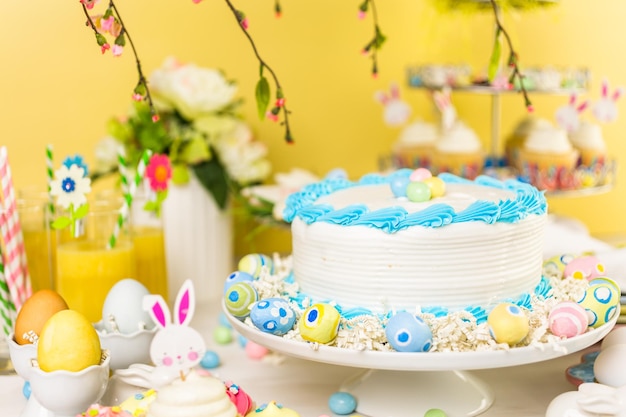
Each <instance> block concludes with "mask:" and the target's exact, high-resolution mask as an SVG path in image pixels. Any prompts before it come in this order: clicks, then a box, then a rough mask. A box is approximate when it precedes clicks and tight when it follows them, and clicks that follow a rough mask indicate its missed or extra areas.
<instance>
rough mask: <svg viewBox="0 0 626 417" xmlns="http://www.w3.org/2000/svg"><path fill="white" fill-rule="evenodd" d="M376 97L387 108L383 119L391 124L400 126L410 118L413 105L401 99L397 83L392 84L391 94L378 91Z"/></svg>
mask: <svg viewBox="0 0 626 417" xmlns="http://www.w3.org/2000/svg"><path fill="white" fill-rule="evenodd" d="M374 99H376V100H377V101H378V102H380V103H381V104H382V105H383V107H384V108H385V111H384V113H383V120H384V121H385V123H387V124H388V125H389V126H400V125H402V124H404V123H406V121H407V120H408V119H409V116H410V115H411V107H410V106H409V105H408V104H407V103H405V102H404V101H402V100H401V99H400V89H399V88H398V85H397V84H395V83H392V84H391V86H390V87H389V94H386V93H384V92H382V91H376V92H375V93H374Z"/></svg>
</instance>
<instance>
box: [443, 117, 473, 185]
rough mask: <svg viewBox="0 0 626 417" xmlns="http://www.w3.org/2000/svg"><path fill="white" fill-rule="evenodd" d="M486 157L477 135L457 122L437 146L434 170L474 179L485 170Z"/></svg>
mask: <svg viewBox="0 0 626 417" xmlns="http://www.w3.org/2000/svg"><path fill="white" fill-rule="evenodd" d="M484 160H485V155H484V152H483V148H482V144H481V143H480V140H479V139H478V136H477V135H476V133H475V132H474V131H473V130H472V129H471V128H470V127H468V126H467V125H466V124H465V123H463V122H460V121H456V122H454V124H452V126H451V127H450V128H448V129H444V130H443V131H442V135H441V137H440V138H439V140H438V141H437V143H436V144H435V151H434V153H433V164H432V165H433V169H434V170H435V171H437V172H450V173H452V174H455V175H459V176H461V177H465V178H469V179H473V178H475V177H476V176H477V175H478V174H480V172H481V171H482V169H483V165H484Z"/></svg>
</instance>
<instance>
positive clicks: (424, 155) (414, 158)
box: [391, 121, 437, 168]
mask: <svg viewBox="0 0 626 417" xmlns="http://www.w3.org/2000/svg"><path fill="white" fill-rule="evenodd" d="M436 140H437V128H436V127H435V125H433V124H431V123H426V122H422V121H416V122H414V123H411V124H410V125H408V126H407V127H405V128H404V129H403V130H402V132H401V133H400V137H399V138H398V140H397V141H396V142H395V143H394V144H393V147H392V149H391V153H392V157H393V162H394V165H395V166H396V167H397V168H419V167H423V168H429V167H430V164H431V159H432V154H433V150H434V147H435V141H436Z"/></svg>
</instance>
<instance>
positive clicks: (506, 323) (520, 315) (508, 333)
mask: <svg viewBox="0 0 626 417" xmlns="http://www.w3.org/2000/svg"><path fill="white" fill-rule="evenodd" d="M487 324H488V325H489V332H490V333H491V337H493V338H494V339H495V341H496V342H498V343H506V344H508V345H510V346H512V345H516V344H518V343H519V342H521V341H522V340H524V338H525V337H526V336H528V332H529V331H530V324H529V321H528V317H526V313H524V310H523V309H522V308H520V307H519V306H517V305H515V304H512V303H500V304H498V305H497V306H495V307H494V309H493V310H491V312H490V313H489V316H487Z"/></svg>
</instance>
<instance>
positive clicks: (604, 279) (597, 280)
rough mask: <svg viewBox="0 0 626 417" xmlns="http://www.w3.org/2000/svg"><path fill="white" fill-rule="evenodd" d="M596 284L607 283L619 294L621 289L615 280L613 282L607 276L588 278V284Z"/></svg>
mask: <svg viewBox="0 0 626 417" xmlns="http://www.w3.org/2000/svg"><path fill="white" fill-rule="evenodd" d="M597 284H606V285H609V286H611V287H613V289H614V290H615V292H616V293H618V294H621V292H622V290H621V289H620V287H619V285H618V284H617V282H615V281H614V280H612V279H611V278H607V277H596V278H592V279H590V280H589V285H590V286H591V285H597Z"/></svg>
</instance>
